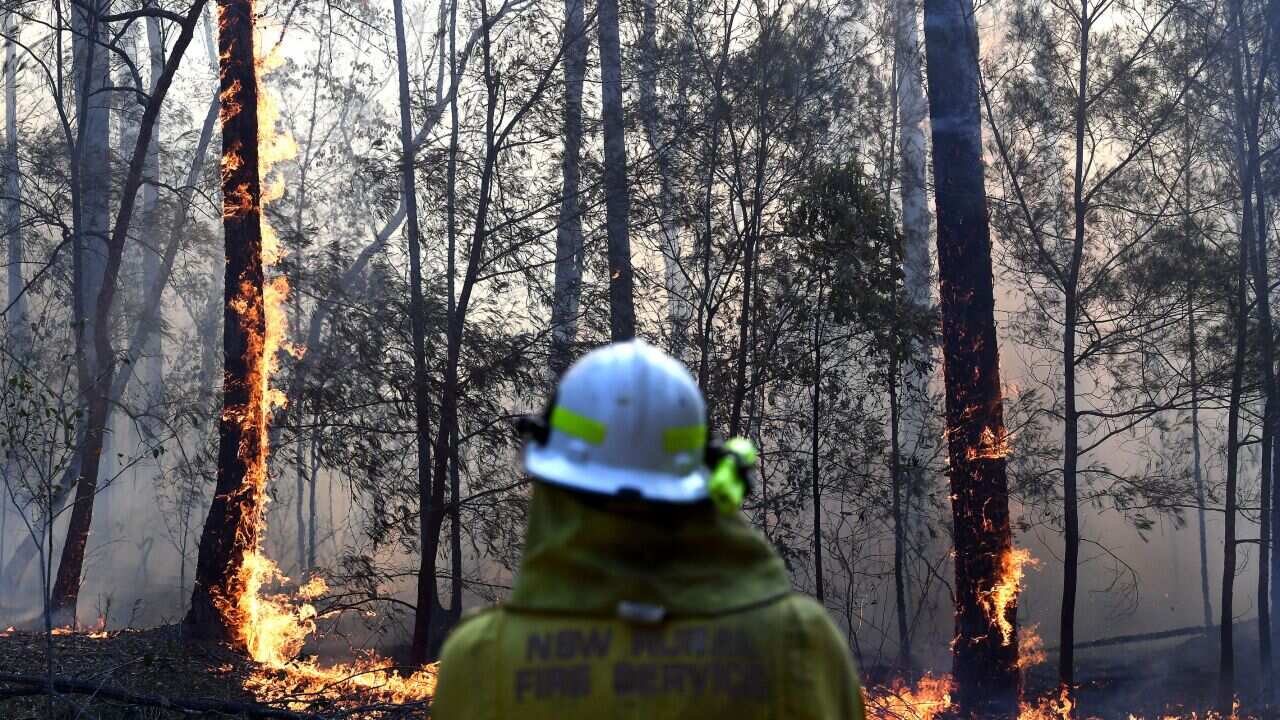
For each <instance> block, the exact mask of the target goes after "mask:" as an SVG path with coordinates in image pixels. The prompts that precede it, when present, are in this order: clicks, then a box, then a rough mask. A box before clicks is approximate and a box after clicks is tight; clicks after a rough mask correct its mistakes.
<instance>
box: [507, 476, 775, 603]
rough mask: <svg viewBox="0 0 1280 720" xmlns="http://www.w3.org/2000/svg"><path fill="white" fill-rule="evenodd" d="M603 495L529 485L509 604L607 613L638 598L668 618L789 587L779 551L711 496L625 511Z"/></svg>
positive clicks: (761, 599)
mask: <svg viewBox="0 0 1280 720" xmlns="http://www.w3.org/2000/svg"><path fill="white" fill-rule="evenodd" d="M605 502H609V501H607V500H605V501H590V500H587V499H586V498H584V497H583V496H581V495H578V494H575V493H573V492H571V491H567V490H564V489H562V488H558V487H554V486H550V485H546V484H543V483H535V484H534V490H533V498H532V501H531V503H530V507H529V526H528V534H527V535H526V537H525V549H524V559H523V561H522V562H521V566H520V573H519V576H518V578H517V580H516V584H515V588H514V590H513V591H512V594H511V599H510V600H509V601H508V602H507V603H506V604H507V606H508V607H512V608H515V609H523V610H532V611H544V612H567V613H579V614H581V613H590V614H602V615H613V614H615V613H617V612H618V611H619V607H624V606H625V607H635V606H637V605H639V606H652V607H656V608H661V609H662V612H663V614H664V615H665V616H668V617H681V616H698V615H717V614H721V613H725V612H731V611H733V610H737V609H745V608H748V607H753V606H756V605H759V604H761V603H765V602H768V601H770V600H772V599H775V598H778V597H781V596H782V595H785V594H786V593H788V592H789V591H790V590H791V581H790V578H789V577H788V575H787V571H786V567H785V566H784V565H783V563H782V559H781V558H780V557H779V556H778V554H777V553H776V552H774V550H773V548H772V547H771V546H770V545H769V543H768V541H766V540H765V538H764V537H763V536H761V535H760V533H759V532H757V531H756V530H755V529H753V528H752V527H751V526H750V525H749V524H748V523H747V522H746V520H745V519H744V518H743V517H742V515H741V514H734V515H732V516H727V515H724V514H722V513H719V512H717V511H716V510H715V508H714V507H713V506H712V505H711V504H710V503H699V504H696V505H683V506H682V505H671V506H660V505H657V504H653V505H650V506H649V508H646V509H643V510H641V511H637V512H629V511H617V510H611V509H606V508H605V507H603V505H602V503H605Z"/></svg>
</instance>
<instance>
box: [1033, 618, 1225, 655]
mask: <svg viewBox="0 0 1280 720" xmlns="http://www.w3.org/2000/svg"><path fill="white" fill-rule="evenodd" d="M1217 630H1218V626H1217V625H1213V626H1211V627H1206V626H1204V625H1191V626H1189V627H1181V628H1174V629H1172V630H1160V631H1159V632H1149V633H1136V634H1133V635H1116V636H1115V637H1109V638H1102V639H1099V640H1090V641H1088V642H1078V643H1076V644H1075V648H1076V649H1077V650H1085V649H1088V648H1099V647H1109V646H1111V645H1127V644H1129V643H1141V642H1153V641H1155V640H1167V639H1169V638H1175V637H1186V636H1188V635H1205V634H1207V633H1211V632H1217ZM1061 649H1062V648H1060V647H1058V646H1057V645H1054V646H1052V647H1047V648H1045V649H1044V651H1045V652H1058V651H1059V650H1061Z"/></svg>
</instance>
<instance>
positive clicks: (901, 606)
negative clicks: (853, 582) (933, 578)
mask: <svg viewBox="0 0 1280 720" xmlns="http://www.w3.org/2000/svg"><path fill="white" fill-rule="evenodd" d="M899 377H900V375H899V363H898V362H897V360H896V358H895V359H894V361H893V362H892V363H891V367H890V371H889V453H890V457H889V474H890V476H891V477H890V479H889V482H890V484H891V485H892V487H893V599H894V606H895V608H894V609H895V611H896V619H897V621H898V666H899V669H900V670H901V671H902V672H903V673H904V674H905V675H906V676H908V677H910V676H911V631H910V629H909V627H908V625H907V577H906V562H907V553H906V546H907V527H906V524H907V518H906V513H905V512H904V509H903V506H902V505H903V503H902V490H903V483H904V478H903V472H902V449H901V441H902V438H901V432H900V429H899V426H900V425H901V423H902V412H901V410H900V407H901V403H902V401H901V398H900V397H899V395H900V393H899V391H898V378H899Z"/></svg>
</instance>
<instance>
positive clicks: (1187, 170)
mask: <svg viewBox="0 0 1280 720" xmlns="http://www.w3.org/2000/svg"><path fill="white" fill-rule="evenodd" d="M1183 129H1184V138H1185V143H1184V145H1183V152H1184V155H1183V166H1182V213H1183V216H1182V237H1183V242H1184V243H1186V257H1187V258H1188V259H1190V260H1191V261H1192V262H1194V261H1195V258H1197V257H1199V249H1200V244H1199V242H1198V241H1197V240H1198V238H1197V235H1196V228H1195V223H1194V222H1193V219H1192V210H1191V183H1192V178H1191V156H1192V152H1193V146H1192V139H1191V122H1190V118H1189V117H1188V119H1187V120H1186V121H1185V123H1184V128H1183ZM1188 278H1189V279H1188V282H1187V359H1188V364H1189V366H1190V368H1189V372H1190V384H1191V478H1192V482H1193V483H1194V484H1195V492H1196V526H1197V530H1198V533H1199V535H1198V540H1199V542H1198V545H1199V550H1200V599H1201V605H1202V609H1203V611H1204V612H1203V622H1204V627H1205V631H1206V632H1208V629H1209V628H1211V627H1213V602H1212V601H1211V600H1210V598H1209V549H1208V538H1207V533H1206V532H1205V492H1204V475H1203V472H1204V471H1203V467H1204V465H1203V462H1202V460H1201V457H1200V365H1199V361H1200V348H1199V344H1198V341H1197V339H1196V298H1197V295H1198V291H1199V287H1198V285H1197V283H1196V273H1194V272H1193V273H1190V274H1189V276H1188Z"/></svg>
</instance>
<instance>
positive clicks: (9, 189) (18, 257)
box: [0, 12, 31, 561]
mask: <svg viewBox="0 0 1280 720" xmlns="http://www.w3.org/2000/svg"><path fill="white" fill-rule="evenodd" d="M18 32H19V27H18V22H17V14H16V13H13V12H8V13H5V36H6V37H7V38H9V39H8V40H7V41H6V42H5V51H4V98H5V100H4V141H5V145H4V237H5V241H6V245H7V247H8V249H9V253H8V262H9V266H8V276H7V278H6V282H7V287H8V290H9V298H8V302H7V303H6V307H8V308H9V311H8V312H7V313H5V315H6V320H7V322H8V331H9V347H10V348H11V349H12V350H13V351H14V352H15V354H17V355H19V356H23V355H25V354H26V352H27V350H28V345H29V344H30V339H31V328H30V322H31V320H30V318H29V317H28V316H27V297H26V293H25V290H26V286H25V281H24V280H23V273H22V263H23V255H24V253H23V239H22V185H21V180H20V178H21V175H20V170H19V168H18V57H17V49H16V48H17V46H16V44H15V43H14V38H16V37H17V34H18ZM2 560H3V557H0V561H2Z"/></svg>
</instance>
